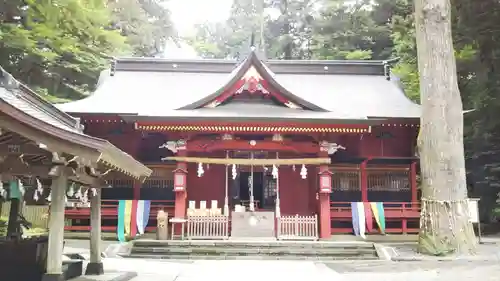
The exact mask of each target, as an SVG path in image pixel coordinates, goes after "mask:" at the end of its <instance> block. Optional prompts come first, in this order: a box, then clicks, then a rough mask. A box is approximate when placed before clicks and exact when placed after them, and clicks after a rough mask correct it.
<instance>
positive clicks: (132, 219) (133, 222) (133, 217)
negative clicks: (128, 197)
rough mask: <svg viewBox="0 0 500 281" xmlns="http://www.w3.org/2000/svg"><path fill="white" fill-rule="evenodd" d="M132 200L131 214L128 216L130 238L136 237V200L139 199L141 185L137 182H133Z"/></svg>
mask: <svg viewBox="0 0 500 281" xmlns="http://www.w3.org/2000/svg"><path fill="white" fill-rule="evenodd" d="M133 192H134V193H133V200H132V213H131V214H130V236H131V237H135V236H136V235H137V200H139V199H140V197H141V183H140V182H139V181H138V180H135V181H134V191H133Z"/></svg>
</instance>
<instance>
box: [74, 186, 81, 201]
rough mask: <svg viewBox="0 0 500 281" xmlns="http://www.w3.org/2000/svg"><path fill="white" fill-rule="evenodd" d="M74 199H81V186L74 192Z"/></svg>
mask: <svg viewBox="0 0 500 281" xmlns="http://www.w3.org/2000/svg"><path fill="white" fill-rule="evenodd" d="M75 198H78V199H81V198H82V187H81V186H80V187H79V188H78V189H77V190H76V193H75Z"/></svg>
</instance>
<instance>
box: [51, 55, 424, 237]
mask: <svg viewBox="0 0 500 281" xmlns="http://www.w3.org/2000/svg"><path fill="white" fill-rule="evenodd" d="M389 72H390V71H389V66H388V65H387V63H386V62H383V61H263V60H261V59H260V58H259V56H258V55H257V54H256V53H255V52H253V51H252V52H251V53H250V54H249V55H248V56H247V57H246V58H245V59H244V60H242V61H239V62H237V61H230V60H166V59H147V58H123V59H117V60H116V61H115V63H114V64H113V66H112V68H111V71H110V72H109V71H108V72H104V73H103V75H102V77H101V79H100V81H99V84H98V88H97V90H96V92H95V93H94V94H93V95H92V96H90V97H88V98H86V99H83V100H80V101H76V102H71V103H67V104H62V105H60V108H61V109H63V110H64V111H66V112H68V113H70V114H72V115H74V116H77V117H80V118H81V123H82V124H84V125H85V128H86V133H88V134H90V135H93V136H96V137H100V138H105V139H107V140H109V141H110V142H112V143H113V144H115V145H116V146H118V147H119V148H121V149H122V150H124V151H127V152H128V153H129V154H131V155H132V156H134V157H135V158H136V159H139V160H141V161H142V162H144V163H145V164H147V165H148V166H149V167H151V168H152V169H153V170H154V173H153V175H152V177H151V178H150V179H148V180H147V181H146V182H145V183H143V184H141V183H138V182H133V181H130V180H124V179H122V178H119V177H114V176H113V175H110V178H109V180H108V183H109V185H110V186H112V187H113V188H110V189H104V190H103V193H102V196H103V201H104V202H103V230H114V229H116V216H117V215H116V200H119V199H127V200H134V201H133V202H134V203H133V204H137V203H136V202H137V201H136V200H152V212H151V214H150V224H149V227H150V228H151V227H154V226H155V219H156V211H157V210H159V209H164V210H165V211H167V212H168V213H169V216H170V217H176V218H179V217H185V216H186V212H187V208H188V203H189V202H195V204H197V206H199V204H200V202H202V201H203V202H212V200H217V202H218V204H219V208H222V209H225V208H229V209H230V210H233V208H234V206H235V205H243V206H247V207H249V204H252V206H254V208H255V211H256V212H264V211H270V212H275V213H276V212H277V213H278V214H277V216H295V215H299V216H316V217H317V218H318V234H319V237H320V238H328V237H330V235H331V234H332V233H351V232H352V225H351V207H350V206H351V202H383V203H384V209H385V216H386V218H387V232H394V233H408V232H415V231H416V230H417V229H418V225H417V220H418V216H419V207H418V203H417V202H418V191H417V181H416V175H417V160H418V159H417V158H416V157H415V144H416V137H417V134H418V124H419V117H420V108H419V106H418V105H417V104H414V103H412V102H411V101H410V100H408V99H407V98H406V97H405V95H404V93H403V91H402V90H401V89H400V87H399V85H398V84H397V81H392V80H391V76H390V73H389ZM172 157H174V158H172ZM175 157H182V158H175ZM179 159H181V160H179ZM182 159H184V160H185V161H183V160H182ZM196 159H198V160H200V159H201V160H200V162H199V163H198V162H196V161H195V160H196ZM214 159H215V160H214ZM217 159H219V160H220V159H229V160H228V161H240V160H241V161H248V159H268V160H269V161H270V162H268V163H269V164H259V165H249V164H234V165H233V164H228V165H226V164H227V163H225V164H220V163H215V164H214V163H213V161H216V160H217ZM274 159H279V160H280V161H283V162H280V163H288V162H287V161H290V162H289V163H292V162H293V163H294V164H279V165H275V164H273V162H272V161H275V160H274ZM300 159H302V160H304V164H301V163H300V162H297V161H300ZM318 159H323V160H324V159H329V162H330V163H324V162H321V163H320V161H319V160H318ZM221 161H222V160H221ZM315 161H316V162H315ZM202 162H211V163H202ZM259 163H260V162H259ZM266 163H267V162H266ZM275 166H276V167H275ZM235 170H236V171H235ZM275 170H277V174H278V176H277V178H278V180H277V179H276V176H275V175H274V174H273V173H275ZM233 174H234V175H233ZM251 175H253V176H251ZM278 181H279V183H277V182H278ZM249 182H251V184H250V183H249ZM250 185H251V186H252V188H251V189H252V191H251V192H250V191H249V186H250ZM278 186H279V187H278ZM250 197H252V198H250ZM278 198H279V199H278ZM277 205H279V206H277ZM134 206H135V205H133V208H134ZM224 211H227V210H224ZM66 215H67V217H68V218H71V219H73V220H74V221H73V224H72V225H71V226H68V227H67V228H68V229H70V230H85V229H88V225H86V223H85V219H88V215H89V210H88V209H84V208H81V209H78V208H68V209H67V210H66ZM133 216H134V214H133ZM77 220H78V221H77ZM132 221H133V222H135V218H134V217H133V218H132ZM77 222H80V224H81V225H77ZM132 231H133V232H134V231H135V227H132Z"/></svg>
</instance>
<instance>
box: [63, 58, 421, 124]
mask: <svg viewBox="0 0 500 281" xmlns="http://www.w3.org/2000/svg"><path fill="white" fill-rule="evenodd" d="M386 64H387V62H383V61H281V60H280V61H278V60H269V61H266V62H265V63H263V62H262V61H261V60H260V59H259V58H258V56H257V55H256V54H255V53H251V54H250V55H249V57H247V58H246V59H245V60H244V61H243V62H241V63H240V64H238V63H237V62H236V61H232V60H214V59H202V60H178V59H177V60H171V59H158V58H122V59H117V61H116V66H115V68H114V69H113V71H112V72H111V74H110V75H109V76H107V77H106V78H104V79H103V80H102V81H100V82H99V86H98V88H97V90H96V91H95V92H94V94H93V95H91V96H90V97H87V98H85V99H82V100H79V101H75V102H70V103H66V104H59V105H57V106H58V107H59V108H60V109H62V110H64V111H66V112H71V113H110V114H129V115H143V116H183V117H185V116H189V115H190V114H196V112H197V111H195V109H196V108H199V107H201V106H203V105H205V104H207V103H208V102H210V101H211V100H213V99H214V98H216V97H218V96H219V95H220V94H221V93H223V92H224V90H226V89H228V87H230V86H231V85H233V84H234V83H235V82H236V81H238V80H239V79H240V78H241V76H242V75H244V74H245V73H246V70H247V69H248V68H249V67H251V66H254V67H255V68H256V69H257V70H258V72H259V74H260V75H261V76H262V78H264V79H265V80H266V81H268V82H269V84H270V86H271V87H273V88H274V90H277V91H279V94H281V95H284V96H285V97H286V98H288V99H290V100H291V101H295V102H296V103H298V104H301V105H303V107H304V108H307V109H311V110H313V111H318V112H325V117H326V116H329V118H330V117H331V118H332V119H335V117H336V116H338V118H341V119H346V118H353V119H356V118H358V119H366V118H367V117H380V118H419V117H420V106H419V105H418V104H415V103H413V102H412V101H410V100H409V99H408V98H407V97H406V96H405V95H404V93H403V91H402V89H401V88H400V87H399V86H398V85H397V83H395V82H394V81H390V79H388V75H387V69H386ZM208 110H217V108H210V109H208ZM299 111H300V110H297V112H298V113H299ZM306 111H307V110H306ZM190 112H191V113H190ZM309 112H311V111H310V110H309ZM226 117H227V116H226Z"/></svg>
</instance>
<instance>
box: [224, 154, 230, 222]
mask: <svg viewBox="0 0 500 281" xmlns="http://www.w3.org/2000/svg"><path fill="white" fill-rule="evenodd" d="M226 158H229V151H226ZM225 167H226V168H225V172H226V186H225V190H224V191H225V193H224V215H225V216H229V194H228V192H229V191H228V188H229V186H228V185H229V171H228V169H229V165H226V166H225Z"/></svg>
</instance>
